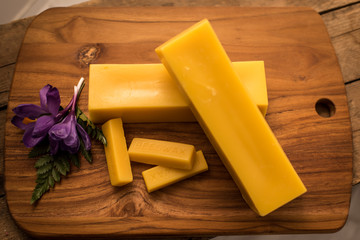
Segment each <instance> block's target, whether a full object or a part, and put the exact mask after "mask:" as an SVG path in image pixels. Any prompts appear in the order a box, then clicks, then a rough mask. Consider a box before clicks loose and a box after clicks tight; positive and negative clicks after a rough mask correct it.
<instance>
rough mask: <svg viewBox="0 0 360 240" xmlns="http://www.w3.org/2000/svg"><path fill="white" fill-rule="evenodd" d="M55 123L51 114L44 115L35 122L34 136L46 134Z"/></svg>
mask: <svg viewBox="0 0 360 240" xmlns="http://www.w3.org/2000/svg"><path fill="white" fill-rule="evenodd" d="M54 124H55V121H54V117H53V116H50V115H44V116H41V117H39V118H38V120H37V121H36V123H35V127H34V131H33V133H32V134H33V137H41V136H43V135H46V134H47V133H48V131H49V130H50V128H51V127H52V126H53V125H54Z"/></svg>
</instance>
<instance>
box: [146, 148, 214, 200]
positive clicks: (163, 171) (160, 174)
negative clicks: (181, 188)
mask: <svg viewBox="0 0 360 240" xmlns="http://www.w3.org/2000/svg"><path fill="white" fill-rule="evenodd" d="M207 170H208V165H207V163H206V160H205V157H204V155H203V153H202V151H197V152H196V157H195V161H194V166H193V168H192V169H191V170H183V169H176V168H168V167H164V166H156V167H153V168H150V169H148V170H145V171H143V172H142V176H143V178H144V181H145V185H146V188H147V190H148V192H149V193H150V192H153V191H156V190H158V189H160V188H164V187H166V186H169V185H171V184H174V183H177V182H179V181H181V180H184V179H187V178H190V177H192V176H194V175H196V174H199V173H202V172H205V171H207Z"/></svg>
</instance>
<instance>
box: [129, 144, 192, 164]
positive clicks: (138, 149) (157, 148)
mask: <svg viewBox="0 0 360 240" xmlns="http://www.w3.org/2000/svg"><path fill="white" fill-rule="evenodd" d="M128 153H129V156H130V160H131V161H134V162H140V163H146V164H153V165H161V166H165V167H172V168H179V169H188V170H189V169H191V168H192V166H193V163H194V159H195V147H194V146H193V145H190V144H184V143H177V142H169V141H161V140H153V139H146V138H134V139H133V140H132V142H131V144H130V147H129V149H128Z"/></svg>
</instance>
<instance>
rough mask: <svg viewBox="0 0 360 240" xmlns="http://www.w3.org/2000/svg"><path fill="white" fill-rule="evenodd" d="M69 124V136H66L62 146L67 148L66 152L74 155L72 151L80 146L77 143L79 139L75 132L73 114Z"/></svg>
mask: <svg viewBox="0 0 360 240" xmlns="http://www.w3.org/2000/svg"><path fill="white" fill-rule="evenodd" d="M69 117H70V124H71V128H70V134H69V135H68V137H67V138H65V139H64V144H65V145H66V146H67V148H68V150H69V152H70V153H74V152H73V151H75V150H76V152H77V150H78V149H79V146H80V142H79V137H78V134H77V131H76V118H75V115H74V114H71V115H70V116H69Z"/></svg>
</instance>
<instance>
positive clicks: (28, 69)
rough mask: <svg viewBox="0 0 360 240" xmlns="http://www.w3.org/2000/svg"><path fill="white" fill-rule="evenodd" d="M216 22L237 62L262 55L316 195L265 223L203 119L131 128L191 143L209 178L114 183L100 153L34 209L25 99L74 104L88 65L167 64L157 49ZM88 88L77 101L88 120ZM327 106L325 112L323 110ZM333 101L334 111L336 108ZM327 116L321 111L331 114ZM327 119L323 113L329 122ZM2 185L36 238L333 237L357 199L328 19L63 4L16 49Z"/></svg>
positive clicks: (303, 12)
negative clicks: (21, 109) (49, 95)
mask: <svg viewBox="0 0 360 240" xmlns="http://www.w3.org/2000/svg"><path fill="white" fill-rule="evenodd" d="M203 18H208V19H209V20H210V22H211V23H212V25H213V28H214V30H215V32H216V33H217V35H218V37H219V39H220V41H221V42H222V44H223V46H224V48H225V50H226V51H227V53H228V55H229V57H230V59H231V60H232V61H250V60H264V61H265V68H266V76H267V84H268V96H269V109H268V114H267V116H266V120H267V121H268V123H269V125H270V127H271V128H272V130H273V131H274V133H275V135H276V137H277V138H278V140H279V142H280V144H281V145H282V147H283V148H284V151H285V152H286V154H287V156H288V157H289V159H290V161H291V163H292V164H293V166H294V168H295V169H296V171H297V172H298V174H299V175H300V177H301V179H302V180H303V182H304V184H305V185H306V187H307V189H308V192H307V193H306V194H304V195H303V196H301V197H299V198H297V199H295V200H294V201H292V202H290V203H289V204H287V205H285V206H283V207H282V208H280V209H278V210H276V211H275V212H273V213H271V214H269V215H268V216H266V217H259V216H257V215H256V214H255V213H254V212H253V211H252V210H250V208H249V207H248V206H247V205H246V203H245V202H244V200H243V199H242V197H241V194H240V192H239V190H238V189H237V187H236V186H235V184H234V182H233V180H232V179H231V177H230V175H229V174H228V172H227V171H226V169H225V168H224V166H223V164H222V163H221V161H220V159H219V157H218V155H217V154H216V152H215V151H214V149H213V148H212V146H211V144H210V143H209V141H208V139H207V138H206V136H205V134H204V132H203V131H202V129H201V128H200V127H199V125H198V124H197V123H152V124H149V123H141V124H125V126H124V127H125V134H126V138H127V143H128V144H129V143H130V142H131V140H132V138H133V137H146V138H154V139H163V140H171V141H178V142H184V143H189V144H194V145H195V146H196V148H197V149H201V150H203V152H204V154H205V157H206V159H207V161H208V164H209V171H207V172H205V173H202V174H200V175H197V176H195V177H193V178H191V179H188V180H185V181H182V182H180V183H177V184H175V185H173V186H170V187H167V188H164V189H162V190H159V191H156V192H154V193H151V194H148V193H147V192H146V189H145V185H144V182H143V179H142V177H141V172H142V171H143V170H145V169H147V168H149V166H147V165H145V164H139V163H133V164H132V169H133V174H134V182H133V183H131V184H129V185H126V186H124V187H112V186H111V185H110V182H109V176H108V172H107V166H106V159H105V155H104V150H103V146H102V145H100V144H98V143H95V142H93V148H92V153H93V157H94V162H93V163H92V164H89V163H87V162H86V161H85V160H84V159H82V162H81V168H80V169H77V168H75V167H74V168H72V169H71V173H70V174H69V175H68V176H67V177H66V178H64V179H63V180H62V181H61V184H58V185H56V187H55V188H54V189H52V190H51V191H50V192H49V193H47V194H45V195H44V197H43V198H42V199H41V200H40V202H39V203H38V204H37V205H36V206H33V205H30V198H31V194H32V191H33V189H34V186H35V182H34V181H35V177H36V171H35V169H34V161H35V160H33V159H28V158H27V153H28V151H29V150H28V149H26V148H25V147H24V146H23V145H22V143H21V140H22V134H23V131H22V130H20V129H17V128H16V127H14V126H13V125H12V124H11V123H10V119H11V118H12V116H13V115H14V114H13V113H12V111H11V109H12V108H14V107H16V106H17V105H18V104H21V103H34V104H39V98H38V94H39V90H40V89H41V88H42V87H43V86H44V85H46V84H48V83H49V84H52V85H53V86H56V87H57V88H58V89H59V91H60V94H61V97H62V99H61V100H62V105H66V104H67V103H68V102H69V100H70V98H71V96H72V94H73V85H74V84H76V83H77V81H78V80H79V78H80V77H81V76H84V77H85V78H86V79H88V65H89V63H159V62H160V61H159V59H158V57H157V55H156V54H155V52H154V49H155V48H156V47H157V46H159V45H160V44H161V43H163V42H165V41H166V40H168V39H169V38H171V37H172V36H174V35H176V34H178V33H180V32H181V31H182V30H184V29H186V28H187V27H189V26H191V25H192V24H194V23H195V22H197V21H199V20H201V19H203ZM87 97H88V87H87V86H86V87H85V89H84V91H83V94H82V96H81V99H80V102H79V105H80V108H81V109H83V110H84V111H85V112H86V113H87ZM320 99H328V100H329V101H322V100H321V101H320V102H319V104H318V106H320V107H319V108H317V109H320V110H321V109H322V111H321V114H320V115H323V116H320V115H319V114H318V113H317V111H316V107H315V106H316V103H317V102H318V101H319V100H320ZM331 103H333V104H334V106H332V105H331ZM324 110H325V111H324ZM326 116H327V117H326ZM5 177H6V182H5V188H6V196H7V201H8V206H9V209H10V212H11V214H12V216H13V217H14V219H15V221H16V222H17V223H18V224H19V225H20V226H21V227H22V228H23V229H24V230H25V231H27V232H29V233H30V234H33V235H35V236H42V237H49V236H55V237H60V236H66V237H77V236H80V235H81V236H85V237H86V236H107V237H117V236H119V237H134V236H150V235H151V236H159V235H162V236H163V235H177V236H204V235H205V236H214V235H224V234H266V233H271V234H273V233H309V232H333V231H336V230H338V229H339V228H341V227H342V226H343V224H344V223H345V221H346V218H347V215H348V210H349V201H350V195H351V180H352V138H351V126H350V119H349V112H348V106H347V100H346V94H345V89H344V84H343V80H342V75H341V72H340V69H339V65H338V62H337V59H336V56H335V53H334V49H333V47H332V45H331V42H330V39H329V36H328V34H327V32H326V28H325V26H324V24H323V22H322V20H321V18H320V16H319V15H318V14H317V13H316V12H315V11H313V10H311V9H308V8H238V7H230V8H220V7H213V8H210V7H199V8H175V7H169V8H168V7H156V8H153V7H146V8H55V9H50V10H48V11H45V12H44V13H42V14H40V15H39V16H38V17H37V18H36V19H35V20H34V21H33V23H32V24H31V25H30V27H29V29H28V31H27V33H26V36H25V39H24V42H23V44H22V47H21V51H20V53H19V57H18V61H17V66H16V71H15V75H14V80H13V84H12V89H11V93H10V99H9V107H8V114H7V122H6V136H5Z"/></svg>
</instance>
